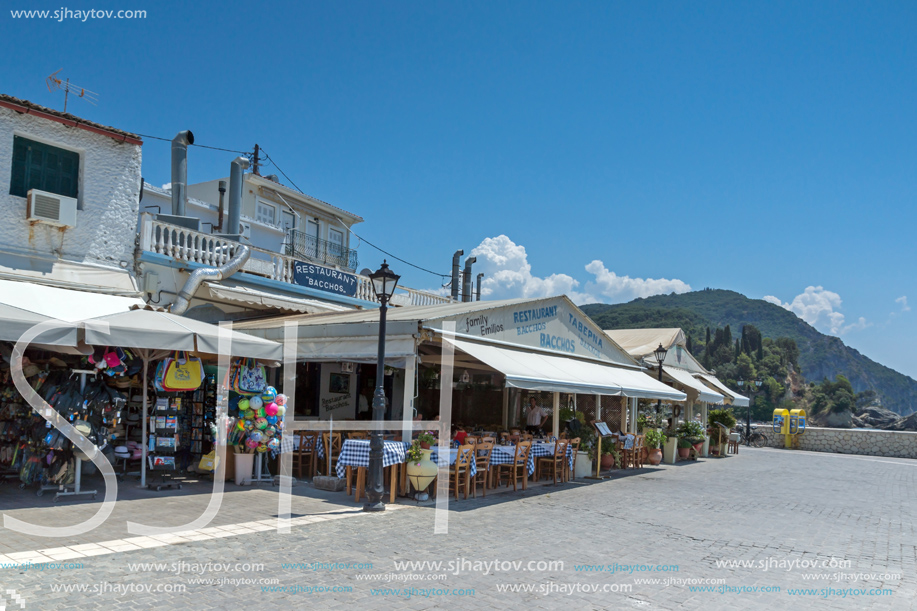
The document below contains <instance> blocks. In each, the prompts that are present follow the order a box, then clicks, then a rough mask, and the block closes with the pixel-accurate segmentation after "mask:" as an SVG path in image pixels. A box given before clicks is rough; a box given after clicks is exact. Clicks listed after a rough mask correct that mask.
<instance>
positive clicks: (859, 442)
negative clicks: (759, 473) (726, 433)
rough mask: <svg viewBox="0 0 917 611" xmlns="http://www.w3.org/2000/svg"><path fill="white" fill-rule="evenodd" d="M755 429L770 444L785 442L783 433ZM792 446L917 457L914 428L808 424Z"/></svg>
mask: <svg viewBox="0 0 917 611" xmlns="http://www.w3.org/2000/svg"><path fill="white" fill-rule="evenodd" d="M758 430H759V431H762V432H764V433H765V434H766V435H767V437H768V440H769V441H770V444H769V445H770V446H771V447H775V448H782V447H783V446H784V436H783V435H777V434H776V433H774V432H773V431H771V430H769V429H767V430H764V429H763V427H758ZM795 447H796V449H799V450H808V451H810V452H834V453H837V454H863V455H868V456H894V457H898V458H917V432H913V431H880V430H874V429H829V428H819V427H810V428H808V429H806V432H805V433H803V434H802V435H797V436H796V445H795Z"/></svg>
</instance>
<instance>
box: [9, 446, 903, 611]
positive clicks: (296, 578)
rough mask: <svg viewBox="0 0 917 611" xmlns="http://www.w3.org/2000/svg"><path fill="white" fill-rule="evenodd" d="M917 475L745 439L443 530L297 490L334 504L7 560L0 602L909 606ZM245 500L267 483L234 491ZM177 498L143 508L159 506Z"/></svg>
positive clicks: (458, 518)
mask: <svg viewBox="0 0 917 611" xmlns="http://www.w3.org/2000/svg"><path fill="white" fill-rule="evenodd" d="M915 479H917V461H914V460H907V459H889V458H872V457H862V456H841V455H833V454H823V453H808V452H789V451H784V450H775V449H761V450H753V449H746V448H742V450H741V453H740V454H739V455H738V456H730V457H729V458H726V459H708V460H701V461H699V462H697V463H679V464H678V465H675V466H668V467H660V468H649V467H648V468H644V469H642V470H639V471H629V472H619V473H617V474H616V475H615V477H614V478H613V479H611V480H606V481H603V482H599V483H594V482H587V481H585V480H578V481H577V482H574V483H569V484H566V485H563V486H558V487H556V488H554V487H553V486H551V487H539V488H537V489H536V488H532V489H530V490H529V491H528V492H526V493H518V494H500V495H488V497H487V499H486V500H485V499H481V498H480V497H478V499H477V500H470V499H469V500H467V501H464V500H463V501H459V502H458V503H453V504H452V505H451V511H450V512H449V513H448V527H449V532H448V534H445V535H434V534H433V524H434V514H435V512H434V509H433V508H432V507H429V506H425V507H417V506H413V505H411V504H408V505H405V506H404V507H403V508H400V509H399V510H398V511H387V512H385V513H382V514H363V513H360V512H355V511H352V509H353V508H354V505H353V504H352V502H351V503H348V502H347V501H345V500H344V499H343V498H342V497H343V495H338V497H337V498H336V499H335V498H334V497H331V498H330V499H323V498H320V496H319V495H317V493H316V492H315V491H314V490H311V489H309V488H307V487H303V491H306V490H309V492H308V494H307V495H306V496H307V497H309V498H306V497H303V499H302V500H301V501H300V502H301V503H303V507H304V508H306V509H313V510H318V509H323V510H326V511H330V513H326V514H322V515H319V514H318V513H316V514H314V515H311V516H306V517H303V518H300V519H301V520H302V522H301V523H300V524H299V525H296V526H294V527H293V529H292V532H291V533H290V534H286V535H283V534H279V533H277V532H275V531H272V530H260V529H257V528H255V527H254V526H252V528H248V529H237V530H234V531H233V530H232V529H233V528H234V527H227V528H230V529H231V530H230V531H228V533H229V534H217V531H210V534H207V533H205V534H204V535H201V536H199V537H189V538H188V539H189V540H188V541H187V542H184V543H178V544H173V545H163V546H159V547H152V548H149V549H138V550H134V551H126V552H120V553H105V554H103V555H98V556H90V557H86V558H80V559H78V560H77V562H79V568H67V569H64V568H51V567H45V568H44V570H41V568H43V567H36V566H33V567H25V568H23V567H19V568H0V595H2V596H5V597H6V599H7V600H8V601H12V598H11V597H12V596H13V595H14V594H15V595H16V596H21V597H22V598H23V599H24V601H25V607H23V608H24V609H26V610H27V611H31V610H34V609H48V610H52V609H124V610H132V609H137V610H140V609H144V610H145V609H180V608H182V607H187V606H193V607H194V608H195V609H201V610H206V609H233V610H235V609H252V608H253V607H255V606H257V607H259V608H264V607H265V606H266V605H272V606H282V607H288V608H301V607H304V606H309V607H311V606H317V607H319V608H327V609H338V608H340V609H344V608H348V609H349V608H352V607H354V606H355V604H361V605H367V606H369V607H370V608H373V609H376V608H381V609H389V608H405V609H433V608H444V607H448V608H454V609H466V608H467V609H479V608H490V607H496V608H506V607H512V608H517V607H518V608H526V609H556V608H573V609H646V610H648V611H651V610H655V609H775V608H776V609H784V608H785V609H797V608H813V609H896V610H897V609H917V596H915V595H917V576H915V564H917V547H915V546H917V534H915V530H914V517H915V516H914V514H915V512H917V504H915V500H917V499H915V497H917V487H915V483H917V482H915ZM250 493H257V496H259V497H260V496H262V495H268V496H270V495H271V494H272V493H271V492H268V491H266V490H261V491H254V490H252V491H245V493H244V494H245V495H250V496H247V497H246V496H243V495H240V496H239V497H238V500H243V499H246V500H247V499H250V500H253V501H254V500H255V496H256V495H254V494H250ZM303 493H304V494H305V492H303ZM3 494H7V493H3ZM3 498H4V497H0V500H2V499H3ZM171 500H172V499H171V497H168V496H166V497H163V498H161V499H154V500H152V501H149V502H151V503H158V504H159V505H160V506H161V511H163V512H166V513H167V512H168V506H169V503H170V501H171ZM262 501H263V502H266V503H267V504H268V505H270V502H267V501H266V498H262V499H259V500H258V502H253V503H252V505H251V507H244V506H243V507H238V506H237V504H235V503H234V504H233V507H234V509H233V512H234V513H233V515H242V514H247V515H246V519H247V520H259V519H263V518H265V517H270V516H271V515H274V514H275V513H276V509H273V508H272V509H265V505H264V504H263V503H262ZM335 501H337V503H338V504H337V505H335V504H334V502H335ZM312 503H314V504H315V505H314V506H313V505H311V504H312ZM150 507H153V505H150ZM332 507H335V508H336V509H332ZM47 511H49V510H47V509H42V510H40V511H36V510H33V519H34V520H38V519H44V518H45V516H46V515H47V514H46V513H45V512H47ZM157 511H160V510H156V509H154V510H152V512H151V514H152V515H156V512H157ZM246 531H247V532H246ZM254 531H258V532H254ZM240 533H243V534H240ZM9 534H10V533H9V532H8V531H5V530H0V543H2V542H3V541H5V540H7V539H8V536H9ZM97 537H98V538H99V539H101V538H105V537H108V533H107V532H106V533H103V534H99V535H97ZM194 538H198V539H199V540H190V539H194ZM84 549H85V548H84ZM494 561H496V564H494ZM70 562H74V560H71V561H70ZM403 562H420V563H424V562H426V563H437V562H442V563H443V564H442V565H440V566H436V565H431V564H426V565H424V566H420V565H417V566H413V567H411V566H405V565H402V564H400V563H403ZM552 562H553V563H555V564H553V565H552V564H551V563H552ZM557 562H562V565H560V564H556V563H557ZM0 563H2V560H0ZM146 563H152V564H146ZM208 563H210V564H209V565H208ZM223 563H227V564H228V565H229V566H228V567H218V566H214V565H215V564H223ZM396 563H398V564H396ZM513 563H519V564H518V565H514V564H513ZM810 564H814V565H815V566H814V567H813V568H808V565H810ZM0 566H2V564H0ZM807 577H808V578H807ZM646 580H650V581H652V580H657V581H655V582H651V583H647V581H646ZM64 587H69V588H71V591H70V592H67V591H63V590H62V588H64ZM593 588H596V589H598V590H599V591H597V592H593V591H591V590H592V589H593ZM876 589H878V590H881V591H882V592H880V593H876V592H874V591H873V590H876ZM10 590H11V591H13V592H14V594H10V593H9V591H10ZM78 590H82V592H79V591H78ZM127 590H131V591H129V592H128V591H127ZM514 590H515V591H514ZM526 590H528V591H526ZM602 590H604V591H602ZM805 590H808V592H806V591H805ZM0 606H2V602H0ZM7 608H8V609H14V608H17V609H18V608H20V607H19V606H13V605H12V602H8V606H7Z"/></svg>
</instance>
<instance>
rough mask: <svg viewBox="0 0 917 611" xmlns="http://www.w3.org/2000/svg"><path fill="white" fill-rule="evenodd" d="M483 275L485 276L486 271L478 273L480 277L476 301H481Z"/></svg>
mask: <svg viewBox="0 0 917 611" xmlns="http://www.w3.org/2000/svg"><path fill="white" fill-rule="evenodd" d="M483 277H484V272H481V273H480V274H478V278H477V280H478V288H477V291H476V292H477V295H476V297H475V301H481V279H482V278H483Z"/></svg>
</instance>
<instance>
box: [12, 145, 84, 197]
mask: <svg viewBox="0 0 917 611" xmlns="http://www.w3.org/2000/svg"><path fill="white" fill-rule="evenodd" d="M79 184H80V155H79V153H74V152H73V151H68V150H65V149H60V148H57V147H56V146H50V145H48V144H44V143H41V142H35V141H33V140H29V139H27V138H21V137H19V136H15V137H14V138H13V162H12V177H11V180H10V194H11V195H18V196H20V197H26V196H27V195H28V191H29V189H39V190H41V191H48V192H49V193H56V194H57V195H64V196H66V197H77V195H79Z"/></svg>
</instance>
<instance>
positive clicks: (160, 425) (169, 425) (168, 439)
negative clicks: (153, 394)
mask: <svg viewBox="0 0 917 611" xmlns="http://www.w3.org/2000/svg"><path fill="white" fill-rule="evenodd" d="M182 404H183V403H182V399H181V398H178V397H175V398H171V399H170V398H165V397H159V398H157V399H156V406H155V408H154V409H153V412H152V414H151V415H150V422H149V425H150V429H149V430H150V437H149V440H148V441H147V444H148V446H147V447H148V452H147V461H148V465H147V466H148V467H149V470H150V471H151V472H152V473H153V474H154V476H155V475H158V476H159V483H158V484H153V483H148V484H147V488H149V489H151V490H152V489H154V488H155V489H156V491H160V490H163V489H164V488H172V487H173V486H175V487H176V488H177V489H179V490H181V484H179V483H178V482H176V481H174V473H175V471H176V470H177V465H176V464H175V454H176V452H177V451H178V448H179V447H180V445H179V435H178V430H179V425H178V417H179V412H180V411H181V408H182Z"/></svg>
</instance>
